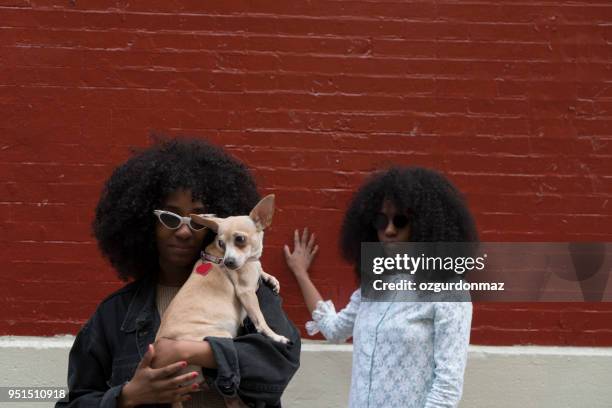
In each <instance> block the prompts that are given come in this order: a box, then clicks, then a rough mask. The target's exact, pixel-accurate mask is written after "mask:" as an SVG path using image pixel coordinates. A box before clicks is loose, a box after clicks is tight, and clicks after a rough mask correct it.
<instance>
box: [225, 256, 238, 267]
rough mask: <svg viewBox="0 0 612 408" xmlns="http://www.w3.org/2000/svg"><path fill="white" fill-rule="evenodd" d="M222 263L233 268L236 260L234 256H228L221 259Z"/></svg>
mask: <svg viewBox="0 0 612 408" xmlns="http://www.w3.org/2000/svg"><path fill="white" fill-rule="evenodd" d="M223 265H225V266H227V267H228V268H230V269H234V268H235V267H236V260H235V259H234V258H228V259H226V260H225V261H223Z"/></svg>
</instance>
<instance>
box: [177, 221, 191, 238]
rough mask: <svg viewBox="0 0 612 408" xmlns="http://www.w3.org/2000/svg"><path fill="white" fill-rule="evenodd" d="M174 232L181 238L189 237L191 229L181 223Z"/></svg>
mask: <svg viewBox="0 0 612 408" xmlns="http://www.w3.org/2000/svg"><path fill="white" fill-rule="evenodd" d="M175 234H176V235H177V236H179V237H181V238H189V237H190V236H191V230H190V229H189V227H188V226H187V225H185V224H183V225H181V226H180V228H179V229H177V230H176V232H175Z"/></svg>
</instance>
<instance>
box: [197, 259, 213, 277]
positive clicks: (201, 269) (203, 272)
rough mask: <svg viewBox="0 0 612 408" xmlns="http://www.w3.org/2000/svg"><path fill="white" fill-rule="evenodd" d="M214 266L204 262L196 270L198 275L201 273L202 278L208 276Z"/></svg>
mask: <svg viewBox="0 0 612 408" xmlns="http://www.w3.org/2000/svg"><path fill="white" fill-rule="evenodd" d="M212 267H213V264H211V263H210V262H203V263H202V264H200V266H198V267H197V268H196V273H199V274H200V275H202V276H206V275H207V274H208V272H209V271H210V270H211V269H212Z"/></svg>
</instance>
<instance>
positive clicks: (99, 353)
mask: <svg viewBox="0 0 612 408" xmlns="http://www.w3.org/2000/svg"><path fill="white" fill-rule="evenodd" d="M98 321H99V319H98V318H97V316H96V314H94V316H92V318H91V319H89V321H87V323H85V325H84V326H83V327H82V328H81V330H80V331H79V333H78V334H77V336H76V339H75V341H74V343H73V345H72V348H71V349H70V355H69V359H68V396H67V398H65V399H63V400H61V401H58V402H57V403H56V404H55V407H56V408H59V407H75V406H92V407H93V406H99V407H106V408H114V407H116V406H118V405H117V403H118V398H119V395H120V394H121V391H122V389H123V384H121V385H117V386H114V387H111V388H109V387H108V385H107V384H106V378H108V377H110V373H111V360H112V357H111V356H110V353H109V350H108V348H107V347H106V346H105V344H106V342H105V341H103V339H102V338H101V337H100V333H99V332H98V330H97V327H95V326H97V323H98Z"/></svg>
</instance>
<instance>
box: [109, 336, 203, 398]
mask: <svg viewBox="0 0 612 408" xmlns="http://www.w3.org/2000/svg"><path fill="white" fill-rule="evenodd" d="M154 357H155V350H154V348H153V345H150V346H149V349H148V350H147V352H146V353H145V355H144V356H143V357H142V360H141V361H140V363H139V364H138V367H137V368H136V372H135V373H134V376H133V377H132V379H131V380H130V381H128V382H127V383H126V384H125V385H124V386H123V389H122V390H121V394H120V396H119V406H120V407H133V406H136V405H140V404H152V403H172V402H183V401H188V400H189V399H191V396H190V395H189V393H190V392H196V391H199V390H200V387H199V385H198V384H189V385H186V386H182V387H181V386H180V385H181V384H184V383H188V382H190V380H193V379H194V378H195V377H196V376H197V373H196V372H189V373H187V374H183V375H177V374H178V373H179V372H180V371H181V370H182V369H183V368H185V367H186V366H187V362H186V361H178V362H176V363H173V364H169V365H166V366H164V367H161V368H153V367H152V366H151V363H152V361H153V358H154ZM194 374H195V375H194Z"/></svg>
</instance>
